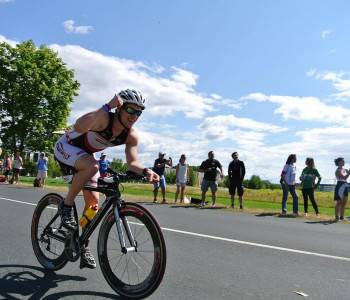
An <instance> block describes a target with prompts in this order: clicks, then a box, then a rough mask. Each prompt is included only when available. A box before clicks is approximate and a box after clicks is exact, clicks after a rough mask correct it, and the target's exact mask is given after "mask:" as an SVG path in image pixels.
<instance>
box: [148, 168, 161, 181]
mask: <svg viewBox="0 0 350 300" xmlns="http://www.w3.org/2000/svg"><path fill="white" fill-rule="evenodd" d="M146 176H147V179H148V181H149V182H151V183H157V182H159V180H160V178H159V175H158V174H157V173H155V172H153V171H152V170H151V169H148V170H147V174H146Z"/></svg>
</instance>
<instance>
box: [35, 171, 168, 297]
mask: <svg viewBox="0 0 350 300" xmlns="http://www.w3.org/2000/svg"><path fill="white" fill-rule="evenodd" d="M141 177H142V176H139V175H135V174H128V173H127V174H122V173H116V172H113V174H112V176H110V177H107V178H99V180H98V185H97V187H90V186H86V187H84V189H87V190H90V191H96V192H100V193H102V194H104V195H105V196H106V198H105V201H104V202H103V204H102V205H101V208H100V209H99V210H98V212H97V213H96V215H95V217H94V218H93V219H92V221H91V222H90V223H88V224H87V225H86V227H85V228H84V230H82V232H81V233H80V229H79V227H78V228H77V229H76V230H75V231H69V230H66V229H65V228H64V227H63V226H62V224H61V217H60V209H61V208H60V207H61V205H60V204H61V203H62V202H63V201H64V199H63V197H62V196H61V195H59V194H56V193H49V194H47V195H45V196H44V197H43V198H42V199H41V200H40V201H39V203H38V205H37V206H36V208H35V211H34V215H33V218H32V225H31V240H32V245H33V249H34V253H35V255H36V257H37V259H38V261H39V263H40V264H41V265H42V266H43V267H44V268H46V269H50V270H59V269H61V268H63V267H64V266H65V265H66V264H67V262H69V261H71V262H74V261H77V260H78V259H79V258H80V255H81V249H82V245H85V243H86V241H87V240H88V239H89V238H90V236H91V235H92V233H93V232H94V230H95V229H96V228H97V227H98V225H99V224H100V223H101V221H102V223H101V226H100V229H99V233H98V242H97V253H98V261H99V265H100V268H101V270H102V273H103V276H104V278H105V279H106V281H107V282H108V284H109V285H110V286H111V288H112V289H113V290H114V291H115V292H117V293H118V294H119V295H122V296H124V297H125V298H128V299H142V298H145V297H147V296H149V295H150V294H152V293H153V292H154V291H155V290H156V289H157V287H158V286H159V284H160V283H161V281H162V279H163V275H164V272H165V267H166V246H165V241H164V237H163V234H162V231H161V228H160V226H159V225H158V223H157V221H156V219H155V218H154V217H153V216H152V214H151V213H150V212H149V211H148V210H147V209H145V208H144V207H143V206H141V205H139V204H137V203H132V202H125V201H124V200H122V198H121V191H120V189H119V186H120V183H121V182H124V181H130V180H140V179H142V178H141ZM143 179H144V178H143ZM74 217H75V220H76V222H77V224H78V213H77V208H76V206H75V205H74Z"/></svg>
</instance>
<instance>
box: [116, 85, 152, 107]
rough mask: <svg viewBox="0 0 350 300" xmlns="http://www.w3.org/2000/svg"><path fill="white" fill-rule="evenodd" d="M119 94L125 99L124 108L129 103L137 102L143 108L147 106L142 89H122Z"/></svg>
mask: <svg viewBox="0 0 350 300" xmlns="http://www.w3.org/2000/svg"><path fill="white" fill-rule="evenodd" d="M118 96H119V97H120V98H121V99H122V100H123V108H124V107H128V104H135V105H137V106H138V107H139V108H141V110H144V109H145V108H146V106H145V98H144V97H143V96H142V94H141V93H140V91H137V90H130V89H126V90H122V91H120V92H119V94H118Z"/></svg>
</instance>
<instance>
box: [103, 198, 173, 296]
mask: <svg viewBox="0 0 350 300" xmlns="http://www.w3.org/2000/svg"><path fill="white" fill-rule="evenodd" d="M120 217H121V218H124V217H126V218H127V219H128V223H129V225H130V226H132V225H135V228H134V229H133V228H131V231H132V232H133V236H134V239H135V240H136V242H137V243H138V246H137V248H138V251H137V252H128V253H127V254H123V253H122V252H121V247H120V243H119V239H118V238H117V236H118V233H117V229H116V225H115V217H114V212H113V210H111V211H110V212H109V213H108V215H106V217H105V218H104V220H103V222H102V225H101V228H100V231H99V235H98V244H97V248H98V259H99V263H100V268H101V270H102V273H103V276H104V277H105V279H106V280H107V282H108V284H109V285H110V286H111V288H112V289H113V290H114V291H115V292H117V293H118V294H119V295H122V296H124V297H126V298H127V299H143V298H145V297H148V296H149V295H151V294H152V293H153V292H154V291H155V290H156V289H157V288H158V286H159V284H160V283H161V281H162V279H163V276H164V272H165V268H166V246H165V241H164V237H163V234H162V231H161V229H160V226H159V225H158V223H157V221H156V220H155V218H154V217H153V216H152V214H151V213H150V212H149V211H148V210H146V209H145V208H144V207H142V206H141V205H138V204H136V203H125V204H124V205H123V207H122V208H121V210H120ZM133 221H136V222H133ZM113 225H114V226H113ZM137 227H138V228H137ZM112 228H114V230H111V229H112ZM123 230H125V229H123ZM141 233H142V235H145V236H146V238H147V235H148V234H149V236H150V237H149V238H150V239H151V240H150V241H149V243H147V244H146V242H148V240H146V239H145V238H144V237H143V239H142V235H141ZM125 236H126V235H125ZM125 239H126V240H128V239H127V238H125ZM141 242H142V243H141ZM110 244H111V245H110ZM110 247H112V248H110ZM129 247H130V245H129ZM148 247H149V248H150V250H149V251H148V250H146V249H148ZM152 247H153V248H152ZM114 249H116V250H115V251H114ZM113 252H116V253H117V254H119V256H118V258H119V257H120V258H119V261H118V265H119V264H120V261H121V259H123V258H125V259H126V260H127V264H129V262H130V261H131V262H132V263H134V265H135V266H136V272H137V274H138V275H137V276H138V277H139V276H140V275H142V274H141V271H143V270H142V268H141V267H140V266H141V265H142V266H143V265H145V264H146V263H145V262H147V263H148V264H149V265H151V266H149V267H148V266H145V267H148V268H149V269H150V271H149V272H148V271H145V274H144V276H142V277H144V280H143V281H142V282H139V283H135V282H134V283H132V282H131V280H130V273H129V271H127V274H128V279H129V282H125V280H123V278H120V277H123V275H124V273H125V272H126V271H125V269H126V268H127V265H126V266H125V269H124V272H123V274H122V275H121V276H120V275H116V274H115V272H118V271H119V268H118V269H117V267H118V265H115V266H114V263H113V264H111V261H110V259H109V257H111V255H112V254H113ZM147 255H148V256H147ZM124 256H125V257H124ZM146 257H147V259H146ZM118 258H117V259H118ZM148 260H149V261H148ZM151 260H152V262H150V261H151ZM134 268H135V267H134ZM139 273H140V274H139ZM146 273H148V274H146Z"/></svg>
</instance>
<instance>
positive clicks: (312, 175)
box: [300, 157, 321, 216]
mask: <svg viewBox="0 0 350 300" xmlns="http://www.w3.org/2000/svg"><path fill="white" fill-rule="evenodd" d="M305 164H306V168H304V170H303V172H302V173H301V176H300V180H301V186H302V189H301V191H302V193H303V198H304V213H305V216H307V211H308V198H310V201H311V203H312V207H313V208H314V210H315V213H316V216H319V211H318V207H317V203H316V201H315V196H314V190H315V189H316V188H317V187H318V186H319V184H320V182H321V175H320V173H318V171H317V169H316V168H315V162H314V159H313V158H311V157H308V158H307V159H306V161H305ZM316 177H317V178H318V180H317V183H316V185H315V179H316Z"/></svg>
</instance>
